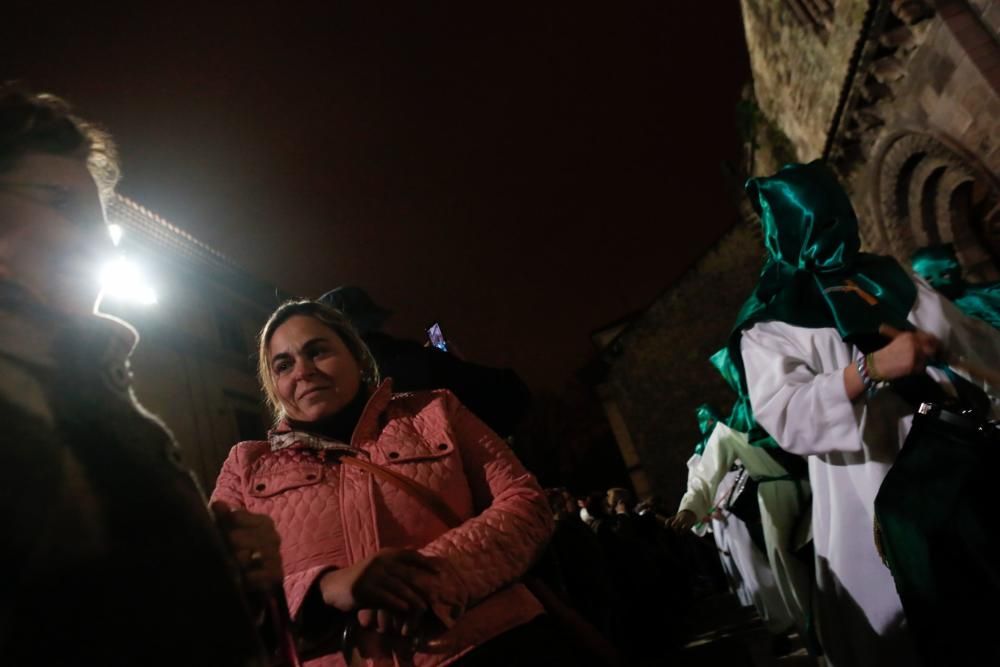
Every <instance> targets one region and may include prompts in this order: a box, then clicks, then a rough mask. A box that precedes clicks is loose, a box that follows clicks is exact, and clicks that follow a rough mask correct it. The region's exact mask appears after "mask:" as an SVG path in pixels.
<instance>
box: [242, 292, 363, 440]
mask: <svg viewBox="0 0 1000 667" xmlns="http://www.w3.org/2000/svg"><path fill="white" fill-rule="evenodd" d="M297 315H302V316H305V317H311V318H313V319H314V320H316V321H317V322H319V323H321V324H323V325H324V326H326V327H327V328H329V329H331V330H332V331H333V332H334V333H335V334H337V336H339V337H340V339H341V340H342V341H344V345H345V346H346V347H347V350H348V352H350V353H351V356H353V357H354V360H355V361H356V362H358V366H360V367H361V381H362V383H363V384H364V385H365V387H366V388H367V389H368V390H369V391H371V390H372V389H374V388H375V387H376V386H378V383H379V382H380V380H381V377H380V375H379V370H378V364H377V363H375V357H373V356H372V353H371V350H369V349H368V346H367V345H365V342H364V341H363V340H361V336H359V335H358V332H357V330H355V328H354V327H353V326H351V321H350V320H349V319H347V316H346V315H344V314H343V313H342V312H340V311H339V310H337V309H336V308H334V307H333V306H330V305H327V304H325V303H323V302H321V301H310V300H307V299H302V300H292V301H286V302H285V303H283V304H281V305H280V306H278V309H277V310H275V311H274V312H273V313H272V314H271V317H269V318H268V320H267V324H265V325H264V327H263V328H262V329H261V330H260V334H259V335H258V337H257V342H258V347H257V377H258V378H259V379H260V386H261V388H262V389H263V390H264V396H265V398H266V399H267V404H268V407H270V408H271V414H272V416H273V417H274V421H275V422H278V421H280V420H281V419H282V418H284V416H285V411H284V408H283V407H282V406H281V400H280V398H279V397H278V387H277V384H276V383H275V381H274V376H273V375H272V373H271V363H270V360H269V359H268V349H267V348H268V346H269V345H270V344H271V337H272V336H274V332H275V331H277V329H278V327H280V326H281V325H282V324H284V323H285V322H287V321H288V320H289V319H291V318H292V317H295V316H297Z"/></svg>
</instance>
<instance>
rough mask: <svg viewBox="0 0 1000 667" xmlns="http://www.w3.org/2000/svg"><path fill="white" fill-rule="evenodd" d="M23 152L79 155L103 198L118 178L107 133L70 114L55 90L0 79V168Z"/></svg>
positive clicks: (12, 162)
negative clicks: (30, 88) (37, 90)
mask: <svg viewBox="0 0 1000 667" xmlns="http://www.w3.org/2000/svg"><path fill="white" fill-rule="evenodd" d="M27 153H48V154H50V155H59V156H67V157H79V158H80V159H81V160H83V161H84V162H86V164H87V169H88V170H89V171H90V173H91V175H92V176H93V177H94V181H95V182H96V183H97V188H98V190H99V192H100V194H101V199H103V200H105V201H106V200H107V198H108V197H109V196H110V195H111V193H112V192H113V191H114V188H115V185H116V184H117V183H118V179H119V177H120V170H119V167H118V151H117V150H116V148H115V144H114V142H113V141H112V140H111V136H110V135H109V134H108V133H107V132H105V131H104V130H103V129H101V128H100V127H98V126H97V125H95V124H93V123H90V122H88V121H85V120H83V119H82V118H80V117H79V116H76V115H75V114H73V112H72V110H71V108H70V106H69V104H67V103H66V102H65V101H63V100H61V99H60V98H58V97H56V96H55V95H49V94H47V93H31V92H28V91H26V90H24V89H23V88H21V87H20V86H18V85H17V84H13V83H4V84H0V172H4V171H7V170H8V169H11V168H12V167H13V166H14V165H15V164H16V163H17V160H18V159H19V158H21V156H23V155H25V154H27Z"/></svg>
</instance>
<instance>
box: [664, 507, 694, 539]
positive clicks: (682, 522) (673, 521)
mask: <svg viewBox="0 0 1000 667" xmlns="http://www.w3.org/2000/svg"><path fill="white" fill-rule="evenodd" d="M696 523H698V517H697V516H695V513H694V512H692V511H691V510H681V511H680V512H678V513H677V514H675V515H674V516H673V517H671V518H670V520H669V521H668V522H667V526H668V527H669V528H670V529H672V530H673V531H674V532H676V533H685V532H687V531H689V530H691V529H692V528H694V525H695V524H696Z"/></svg>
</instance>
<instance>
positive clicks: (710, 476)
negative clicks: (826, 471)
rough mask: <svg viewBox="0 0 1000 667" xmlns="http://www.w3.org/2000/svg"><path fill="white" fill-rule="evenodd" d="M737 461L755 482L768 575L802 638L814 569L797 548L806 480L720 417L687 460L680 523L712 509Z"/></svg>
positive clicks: (802, 535) (802, 537)
mask: <svg viewBox="0 0 1000 667" xmlns="http://www.w3.org/2000/svg"><path fill="white" fill-rule="evenodd" d="M737 460H738V461H740V462H742V464H743V466H744V468H745V469H746V471H747V474H748V475H749V476H750V477H751V479H754V480H755V481H757V482H758V486H757V502H758V504H759V507H760V518H761V525H762V528H763V532H764V544H765V547H766V550H767V552H766V557H767V562H768V563H769V565H770V570H771V573H772V574H773V577H771V578H773V580H774V583H775V586H776V588H777V591H778V593H779V595H780V596H781V599H782V601H783V606H784V607H785V608H786V609H787V612H786V614H785V616H787V617H788V618H791V619H793V620H794V622H795V625H796V627H797V628H798V630H799V633H800V635H801V636H803V637H805V636H806V635H807V633H808V632H809V630H808V627H809V620H810V613H809V612H810V599H811V595H810V588H811V585H812V573H811V572H810V568H809V565H808V564H807V563H806V562H805V561H803V560H802V559H801V558H800V557H799V556H797V555H796V553H795V552H796V551H798V550H799V549H801V548H802V547H804V546H805V545H806V543H807V542H808V541H809V539H810V530H809V526H810V516H809V513H808V509H809V501H810V496H811V494H810V490H809V482H808V481H806V480H801V479H796V478H795V477H794V476H793V475H790V474H789V472H788V471H787V470H786V469H785V468H784V467H783V466H781V465H780V464H779V463H778V462H777V461H776V460H774V458H772V457H771V456H770V455H769V454H768V453H767V451H765V450H764V448H762V447H754V446H752V445H751V444H750V442H749V439H748V437H747V434H746V433H741V432H739V431H736V430H733V429H732V428H730V427H729V426H727V425H726V424H725V423H723V422H721V421H720V422H718V423H717V424H716V425H715V429H714V430H713V431H712V435H711V436H710V437H709V439H708V442H707V443H706V445H705V449H704V451H703V452H702V454H701V456H700V457H698V459H697V461H694V460H692V461H691V462H690V463H689V466H688V490H687V492H686V493H685V494H684V496H683V498H681V502H680V507H679V509H678V512H677V515H678V517H679V523H681V524H682V525H683V524H694V522H696V521H697V520H698V519H699V518H700V517H703V516H705V515H706V514H708V513H709V512H710V511H711V508H712V507H713V499H714V498H715V496H716V493H717V492H718V489H719V486H720V483H721V482H722V480H723V479H724V478H725V477H726V475H727V474H729V471H730V469H731V468H732V467H733V464H734V463H736V462H737Z"/></svg>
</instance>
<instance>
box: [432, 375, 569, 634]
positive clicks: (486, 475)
mask: <svg viewBox="0 0 1000 667" xmlns="http://www.w3.org/2000/svg"><path fill="white" fill-rule="evenodd" d="M445 400H446V401H447V405H446V408H447V414H448V416H449V419H450V426H451V428H452V432H453V433H454V435H455V439H456V444H457V446H458V450H459V454H460V455H461V457H462V467H463V469H464V472H465V476H466V479H467V480H468V483H469V487H470V490H471V491H472V498H473V502H474V504H475V507H476V509H477V510H480V513H479V514H478V515H477V516H474V517H472V518H471V519H468V520H467V521H465V522H464V523H463V524H462V525H460V526H458V527H457V528H453V529H451V530H449V531H447V532H446V533H444V534H442V535H441V536H440V537H438V538H436V539H435V540H433V541H432V542H431V543H429V544H427V545H426V546H424V547H423V548H422V549H421V550H420V551H421V553H423V554H424V555H427V556H432V557H437V559H438V561H439V562H440V563H441V564H442V569H443V572H442V575H441V577H440V585H441V589H442V590H441V592H442V593H443V594H444V596H443V597H444V598H445V599H446V600H447V601H448V603H449V605H448V611H447V612H445V613H443V612H442V610H441V608H439V606H438V605H435V612H436V614H437V615H438V617H439V618H441V620H442V621H443V622H444V623H445V624H446V625H450V624H451V623H452V622H454V620H455V619H457V618H458V616H460V615H461V614H462V613H463V612H464V610H465V609H466V608H468V607H469V606H471V605H474V604H476V603H477V602H478V601H480V600H482V599H484V598H486V597H487V596H489V595H490V594H491V593H493V592H494V591H496V590H498V589H500V588H502V587H503V586H506V585H508V584H510V583H512V582H513V581H515V580H516V579H518V578H519V577H520V576H522V575H523V574H524V573H525V572H526V571H527V570H528V568H529V567H530V566H531V565H532V563H533V562H534V560H535V558H536V557H537V556H538V554H539V553H540V551H541V550H542V548H543V547H544V546H545V544H546V543H547V542H548V540H549V537H551V535H552V531H553V530H554V528H555V524H554V522H553V519H552V513H551V510H550V508H549V505H548V502H547V501H546V499H545V494H544V493H543V492H542V489H541V487H540V486H539V485H538V482H537V481H536V480H535V478H534V476H533V475H532V474H531V473H529V472H528V471H527V470H525V468H524V466H523V465H521V462H520V461H518V460H517V457H515V456H514V454H513V452H511V451H510V449H509V448H508V447H507V445H506V443H505V442H504V441H503V440H501V439H500V438H499V437H498V436H497V435H496V434H495V433H493V432H492V431H491V430H490V429H489V428H488V427H487V426H486V425H485V424H483V423H482V422H481V421H480V420H479V419H478V418H476V417H475V415H473V414H472V413H471V412H469V410H468V409H466V408H465V407H464V406H463V405H462V404H461V403H459V401H458V399H456V398H455V397H454V395H452V394H450V393H448V394H446V399H445Z"/></svg>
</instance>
